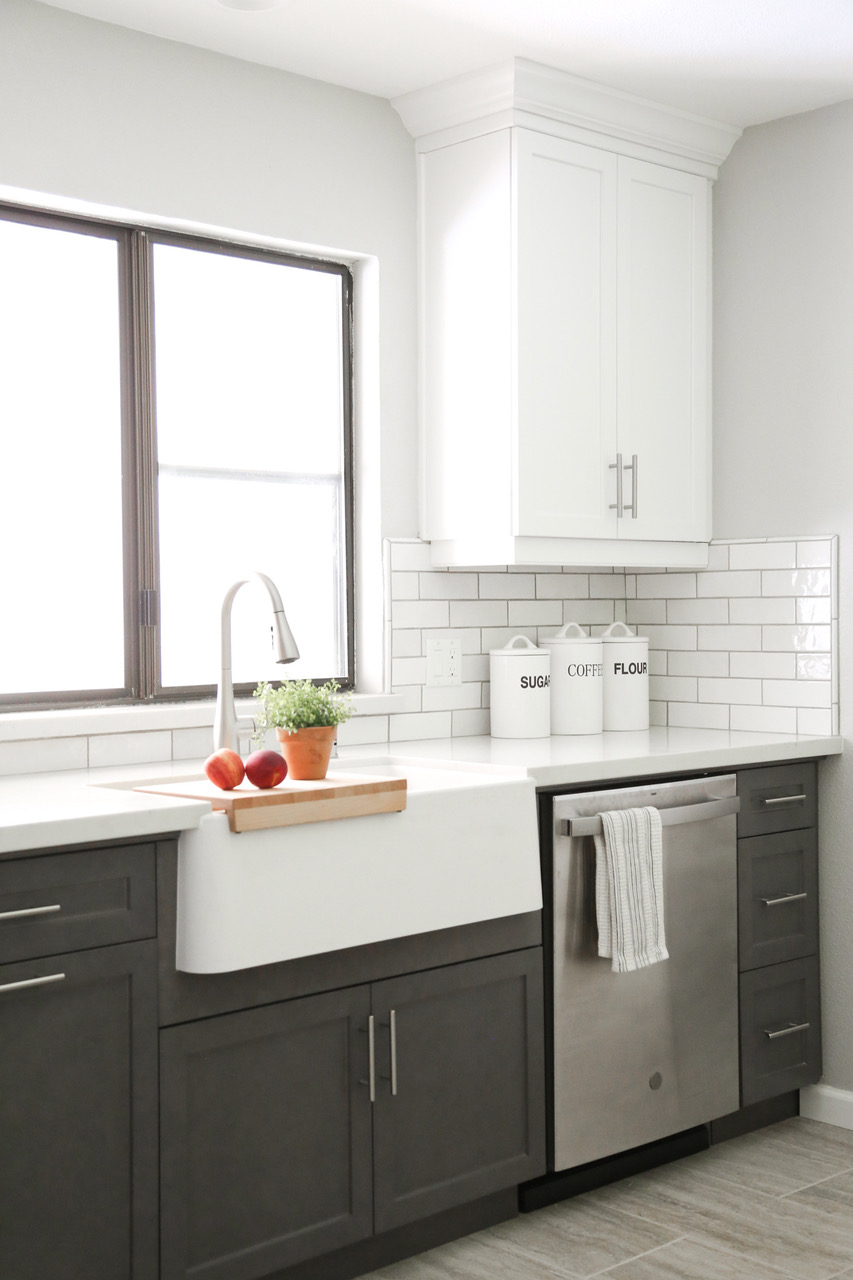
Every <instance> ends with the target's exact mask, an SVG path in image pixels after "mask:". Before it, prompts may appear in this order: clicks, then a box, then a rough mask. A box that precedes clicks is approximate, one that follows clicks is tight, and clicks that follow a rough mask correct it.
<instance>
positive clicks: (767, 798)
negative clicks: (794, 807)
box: [761, 795, 806, 804]
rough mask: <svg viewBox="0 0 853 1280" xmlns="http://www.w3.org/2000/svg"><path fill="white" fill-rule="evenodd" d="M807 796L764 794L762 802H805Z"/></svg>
mask: <svg viewBox="0 0 853 1280" xmlns="http://www.w3.org/2000/svg"><path fill="white" fill-rule="evenodd" d="M805 801H806V797H805V796H804V795H798V796H762V797H761V803H762V804H805Z"/></svg>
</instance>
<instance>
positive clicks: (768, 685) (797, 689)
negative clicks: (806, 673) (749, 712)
mask: <svg viewBox="0 0 853 1280" xmlns="http://www.w3.org/2000/svg"><path fill="white" fill-rule="evenodd" d="M764 704H765V706H768V707H824V708H829V707H831V706H832V689H831V687H830V683H829V681H828V680H765V681H764Z"/></svg>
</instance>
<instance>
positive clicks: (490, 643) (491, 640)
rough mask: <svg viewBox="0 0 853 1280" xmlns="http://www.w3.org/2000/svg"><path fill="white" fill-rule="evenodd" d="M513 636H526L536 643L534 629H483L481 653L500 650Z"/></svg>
mask: <svg viewBox="0 0 853 1280" xmlns="http://www.w3.org/2000/svg"><path fill="white" fill-rule="evenodd" d="M513 636H527V639H528V640H532V641H533V643H534V644H535V643H536V628H535V627H483V630H482V637H483V641H482V643H483V653H488V652H489V650H490V649H502V648H503V647H504V645H505V644H507V643H508V642H509V641H510V640H511V639H512V637H513Z"/></svg>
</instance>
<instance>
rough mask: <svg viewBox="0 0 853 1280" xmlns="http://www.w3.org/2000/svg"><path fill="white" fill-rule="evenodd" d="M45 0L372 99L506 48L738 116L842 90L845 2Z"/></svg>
mask: <svg viewBox="0 0 853 1280" xmlns="http://www.w3.org/2000/svg"><path fill="white" fill-rule="evenodd" d="M234 2H237V0H234ZM243 2H244V3H250V2H252V0H243ZM255 2H258V0H255ZM51 3H52V5H53V7H54V8H58V9H67V10H69V11H71V12H73V13H79V14H84V15H86V16H88V17H90V18H99V19H101V20H103V21H105V22H111V23H115V24H118V25H120V26H124V27H130V28H133V29H134V30H136V31H144V32H148V33H150V34H152V35H158V36H165V37H166V38H167V39H170V40H178V41H181V42H183V43H184V44H191V45H197V46H199V47H200V48H203V49H211V50H215V51H217V52H219V53H226V54H231V55H232V56H234V57H238V58H244V59H246V60H248V61H250V62H257V63H262V64H264V65H266V66H272V67H280V68H282V69H283V70H286V71H293V72H297V73H298V74H300V75H305V76H312V77H313V78H315V79H318V80H327V81H330V82H332V83H334V84H339V85H345V86H347V87H348V88H352V89H360V90H363V91H364V92H366V93H372V94H378V95H379V96H380V97H383V98H393V97H395V96H396V95H397V94H401V93H405V92H407V91H409V90H411V89H420V88H422V87H423V86H425V85H428V84H434V83H436V82H437V81H439V80H444V79H447V78H448V77H450V76H455V75H460V74H461V73H463V72H466V71H473V70H476V69H479V68H481V67H486V66H490V65H491V64H493V63H496V62H500V61H502V60H504V59H506V58H509V57H513V56H518V57H525V58H530V59H532V60H533V61H534V62H541V63H545V64H546V65H548V66H552V67H558V68H561V69H562V70H565V71H571V72H573V73H574V74H575V75H579V76H583V77H585V78H587V79H589V80H595V81H598V82H599V83H601V84H606V85H610V86H612V87H615V88H618V89H623V90H626V91H627V92H629V93H635V94H639V95H640V96H642V97H646V98H652V99H654V100H656V101H658V102H663V103H667V104H669V105H671V106H674V107H678V108H681V109H682V110H685V111H689V112H693V113H696V114H699V115H704V116H710V117H712V118H714V119H717V120H721V121H725V122H727V123H729V124H734V125H740V126H746V125H749V124H757V123H760V122H762V121H766V120H772V119H777V118H778V117H781V116H786V115H793V114H796V113H798V112H801V111H808V110H811V109H812V108H814V107H820V106H826V105H828V104H829V103H833V102H842V101H845V100H846V99H850V98H853V0H279V3H278V7H277V8H275V9H273V10H266V11H264V10H254V11H252V10H249V11H246V10H244V11H240V10H237V9H231V8H225V7H223V5H222V4H220V3H218V2H217V0H51Z"/></svg>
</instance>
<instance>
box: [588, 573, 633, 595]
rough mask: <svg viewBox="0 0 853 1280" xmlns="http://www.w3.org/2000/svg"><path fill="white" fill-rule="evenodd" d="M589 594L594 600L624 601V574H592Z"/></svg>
mask: <svg viewBox="0 0 853 1280" xmlns="http://www.w3.org/2000/svg"><path fill="white" fill-rule="evenodd" d="M589 594H590V596H591V597H592V598H593V600H624V598H625V575H624V573H591V574H590V575H589Z"/></svg>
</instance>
